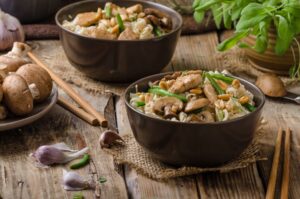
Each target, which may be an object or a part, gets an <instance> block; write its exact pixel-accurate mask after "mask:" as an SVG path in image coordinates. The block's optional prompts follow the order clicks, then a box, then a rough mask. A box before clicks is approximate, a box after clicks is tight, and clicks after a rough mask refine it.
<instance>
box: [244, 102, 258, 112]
mask: <svg viewBox="0 0 300 199" xmlns="http://www.w3.org/2000/svg"><path fill="white" fill-rule="evenodd" d="M243 106H244V107H245V108H246V109H247V110H248V111H250V112H253V111H255V109H256V108H255V106H253V105H251V104H249V103H246V104H243Z"/></svg>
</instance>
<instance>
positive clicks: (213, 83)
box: [205, 73, 225, 95]
mask: <svg viewBox="0 0 300 199" xmlns="http://www.w3.org/2000/svg"><path fill="white" fill-rule="evenodd" d="M205 76H206V77H207V79H208V80H209V81H210V83H211V85H212V86H213V87H214V89H215V90H216V91H217V93H218V94H219V95H221V94H225V91H223V90H222V89H221V87H220V86H219V84H218V83H217V82H216V81H215V80H214V78H212V76H211V75H210V74H209V73H205Z"/></svg>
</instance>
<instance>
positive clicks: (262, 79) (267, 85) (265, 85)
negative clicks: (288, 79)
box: [255, 74, 286, 97]
mask: <svg viewBox="0 0 300 199" xmlns="http://www.w3.org/2000/svg"><path fill="white" fill-rule="evenodd" d="M255 84H256V86H258V87H259V88H260V89H261V90H262V92H263V93H264V94H265V95H267V96H270V97H283V96H285V95H286V89H285V87H284V84H283V82H282V81H281V79H280V78H279V77H277V76H276V75H275V74H264V75H261V76H259V77H258V78H257V80H256V82H255Z"/></svg>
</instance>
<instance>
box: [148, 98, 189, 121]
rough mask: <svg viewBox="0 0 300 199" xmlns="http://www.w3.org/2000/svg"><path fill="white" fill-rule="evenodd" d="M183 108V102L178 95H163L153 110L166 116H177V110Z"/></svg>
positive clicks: (155, 103)
mask: <svg viewBox="0 0 300 199" xmlns="http://www.w3.org/2000/svg"><path fill="white" fill-rule="evenodd" d="M182 108H183V102H182V101H180V100H179V99H177V98H176V97H161V98H159V99H157V100H156V101H155V102H154V105H153V111H154V112H155V113H158V114H161V115H164V118H172V117H177V112H178V111H180V110H182Z"/></svg>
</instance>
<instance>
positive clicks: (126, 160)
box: [105, 120, 266, 180]
mask: <svg viewBox="0 0 300 199" xmlns="http://www.w3.org/2000/svg"><path fill="white" fill-rule="evenodd" d="M262 121H263V120H262ZM263 136H264V130H263V122H261V124H260V125H259V127H258V129H257V130H256V133H255V136H254V139H253V141H252V142H251V143H250V145H249V146H248V147H247V148H246V149H245V150H244V152H243V153H242V154H241V155H240V156H239V157H238V158H236V159H234V160H232V161H230V162H228V163H226V164H224V165H221V166H218V167H210V168H200V167H185V166H183V167H179V168H176V167H171V166H169V165H166V164H164V163H162V162H160V161H158V160H156V159H154V158H152V157H151V156H150V155H149V154H148V153H147V152H146V151H145V150H144V149H143V148H142V147H141V146H140V145H139V144H138V143H137V142H136V141H135V139H134V137H133V135H132V134H128V135H125V136H123V139H124V141H125V144H122V145H121V144H118V145H114V146H113V147H112V148H110V149H105V150H106V151H107V152H108V153H109V154H111V155H112V156H113V157H114V161H115V162H116V163H117V164H126V165H129V166H130V167H132V168H134V169H135V170H136V171H137V172H138V173H140V174H142V175H145V176H147V177H149V178H152V179H156V180H165V179H168V178H175V177H181V176H188V175H193V174H199V173H204V172H229V171H232V170H235V169H241V168H245V167H247V166H249V165H250V164H252V163H254V162H256V161H258V160H265V159H266V158H265V157H263V156H262V155H261V154H260V153H259V140H260V139H261V138H262V137H263Z"/></svg>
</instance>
